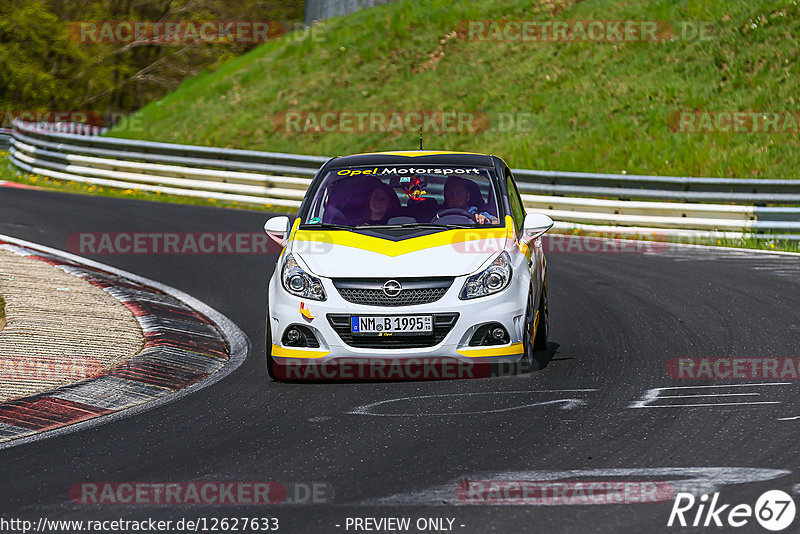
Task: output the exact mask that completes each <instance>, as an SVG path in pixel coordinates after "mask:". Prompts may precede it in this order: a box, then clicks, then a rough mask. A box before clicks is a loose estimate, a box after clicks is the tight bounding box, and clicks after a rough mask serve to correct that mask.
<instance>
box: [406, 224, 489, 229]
mask: <svg viewBox="0 0 800 534" xmlns="http://www.w3.org/2000/svg"><path fill="white" fill-rule="evenodd" d="M399 226H400V227H401V228H480V226H474V225H468V224H453V223H446V224H437V223H407V224H401V225H399Z"/></svg>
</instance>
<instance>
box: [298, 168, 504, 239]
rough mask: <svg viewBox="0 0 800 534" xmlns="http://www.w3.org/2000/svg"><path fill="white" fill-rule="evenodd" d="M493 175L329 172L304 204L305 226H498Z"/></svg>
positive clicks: (472, 171)
mask: <svg viewBox="0 0 800 534" xmlns="http://www.w3.org/2000/svg"><path fill="white" fill-rule="evenodd" d="M493 176H494V173H493V171H492V169H488V168H476V167H444V166H426V167H425V168H423V169H420V168H415V167H413V166H395V165H393V166H387V167H381V166H377V167H375V166H372V167H352V168H347V169H333V170H331V171H329V172H328V174H327V175H326V176H325V177H324V179H323V180H322V183H321V184H320V187H319V188H318V189H317V191H316V193H315V194H314V198H313V199H312V200H311V202H310V203H309V204H308V208H307V213H306V214H305V216H304V217H303V221H304V222H305V224H308V225H318V226H324V225H337V226H353V227H355V226H375V225H390V226H401V225H402V226H417V225H431V224H434V225H440V226H453V225H456V226H468V227H472V226H496V225H498V224H499V222H500V216H499V212H498V209H497V195H496V193H495V187H494V180H493Z"/></svg>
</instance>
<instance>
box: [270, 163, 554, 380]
mask: <svg viewBox="0 0 800 534" xmlns="http://www.w3.org/2000/svg"><path fill="white" fill-rule="evenodd" d="M552 225H553V221H552V219H550V218H549V217H548V216H546V215H542V214H527V215H526V213H525V209H524V207H523V204H522V199H521V197H520V194H519V192H518V191H517V186H516V184H515V182H514V178H513V176H512V174H511V170H510V169H509V168H508V166H507V165H506V164H505V163H504V162H503V161H502V160H501V159H500V158H498V157H496V156H490V155H483V154H473V153H461V152H423V151H419V152H381V153H372V154H359V155H354V156H346V157H338V158H333V159H331V160H329V161H328V162H327V163H325V164H324V165H323V166H322V167H321V168H320V170H319V171H318V173H317V175H316V176H315V178H314V180H313V181H312V183H311V186H310V187H309V189H308V192H307V193H306V195H305V198H304V200H303V202H302V205H301V207H300V211H299V214H298V217H297V218H296V219H295V220H294V223H293V224H292V223H291V221H290V219H289V218H288V217H283V216H282V217H274V218H272V219H270V220H268V221H267V223H266V224H265V225H264V229H265V231H266V232H267V234H268V235H269V236H270V237H271V238H272V239H274V240H275V241H277V242H278V243H280V244H281V245H283V246H284V249H283V251H282V252H281V254H280V257H279V258H278V262H277V266H276V268H275V273H274V275H273V276H272V279H271V280H270V284H269V302H268V310H267V325H266V342H267V345H266V357H267V369H268V371H269V374H270V376H271V377H272V378H273V379H292V378H308V375H305V376H302V377H301V376H299V375H297V374H294V375H293V374H292V372H297V369H298V368H299V367H298V366H297V365H296V364H297V363H298V362H299V363H301V364H303V365H304V366H308V365H317V366H320V365H322V364H325V363H337V362H338V363H341V362H343V361H348V362H358V361H362V360H370V361H372V362H374V361H376V360H377V361H381V362H384V361H400V362H409V361H414V362H425V361H427V360H430V359H439V361H442V359H450V360H455V361H456V362H457V363H465V362H482V363H492V364H493V363H497V362H514V363H519V362H521V363H522V364H527V365H528V366H532V365H533V358H534V354H533V353H534V351H535V350H542V349H546V348H547V333H548V307H547V283H546V279H547V277H546V266H545V258H544V253H543V251H542V246H541V240H540V236H541V235H542V234H544V233H545V232H546V231H547V230H548V229H550V227H552ZM321 368H324V367H321ZM353 369H356V371H358V368H357V367H355V368H354V367H352V366H351V367H350V371H351V372H352V371H353ZM361 370H362V371H363V367H362V368H361ZM337 372H338V373H339V374H337V375H333V374H324V373H323V375H321V376H319V375H318V376H316V377H318V378H359V377H366V378H376V377H377V378H384V377H385V376H383V375H380V376H375V375H373V376H364V375H363V374H361V375H359V374H358V372H356V373H355V374H354V375H347V374H344V373H342V372H341V368H339V371H337ZM370 372H374V371H370ZM412 377H413V375H412ZM389 378H391V376H389ZM398 378H402V377H398Z"/></svg>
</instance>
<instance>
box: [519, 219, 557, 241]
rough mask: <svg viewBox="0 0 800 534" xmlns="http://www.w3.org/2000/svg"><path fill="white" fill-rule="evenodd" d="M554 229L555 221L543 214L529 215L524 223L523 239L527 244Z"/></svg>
mask: <svg viewBox="0 0 800 534" xmlns="http://www.w3.org/2000/svg"><path fill="white" fill-rule="evenodd" d="M552 227H553V219H551V218H550V217H548V216H547V215H544V214H542V213H529V214H527V215H526V216H525V220H524V221H523V222H522V239H523V241H525V242H526V243H528V242H530V241H533V240H534V239H536V238H537V237H540V236H542V235H543V234H544V233H545V232H546V231H548V230H549V229H550V228H552Z"/></svg>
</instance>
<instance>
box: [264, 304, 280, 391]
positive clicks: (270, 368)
mask: <svg viewBox="0 0 800 534" xmlns="http://www.w3.org/2000/svg"><path fill="white" fill-rule="evenodd" d="M265 337H266V340H265V341H266V344H267V346H266V349H265V351H266V353H267V374H268V375H269V377H270V378H271V379H273V380H278V376H277V375H276V374H275V360H274V359H273V358H272V328H271V327H270V325H269V317H267V334H266V336H265Z"/></svg>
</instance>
